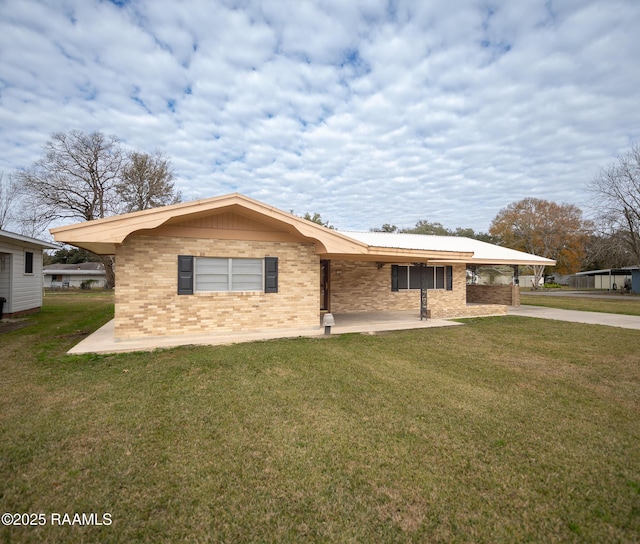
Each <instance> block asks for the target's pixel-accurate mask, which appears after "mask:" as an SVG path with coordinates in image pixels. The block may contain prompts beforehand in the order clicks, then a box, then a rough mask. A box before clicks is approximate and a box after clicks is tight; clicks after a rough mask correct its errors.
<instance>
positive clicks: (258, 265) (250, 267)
mask: <svg viewBox="0 0 640 544" xmlns="http://www.w3.org/2000/svg"><path fill="white" fill-rule="evenodd" d="M263 262H264V261H263V260H262V259H219V258H210V257H197V258H196V266H195V290H196V291H262V290H263V267H262V263H263Z"/></svg>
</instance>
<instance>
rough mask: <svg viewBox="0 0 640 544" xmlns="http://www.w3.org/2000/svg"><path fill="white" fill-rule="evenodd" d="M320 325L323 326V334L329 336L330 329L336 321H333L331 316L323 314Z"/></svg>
mask: <svg viewBox="0 0 640 544" xmlns="http://www.w3.org/2000/svg"><path fill="white" fill-rule="evenodd" d="M322 324H323V325H324V333H325V334H326V335H329V334H331V327H333V326H334V325H335V324H336V320H335V319H333V314H324V317H323V318H322Z"/></svg>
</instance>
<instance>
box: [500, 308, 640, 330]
mask: <svg viewBox="0 0 640 544" xmlns="http://www.w3.org/2000/svg"><path fill="white" fill-rule="evenodd" d="M509 315H519V316H523V317H540V318H542V319H555V320H557V321H571V322H573V323H588V324H590V325H607V326H609V327H621V328H623V329H637V330H640V316H635V315H621V314H605V313H601V312H579V311H577V310H559V309H557V308H543V307H542V306H511V307H509Z"/></svg>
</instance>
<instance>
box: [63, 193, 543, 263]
mask: <svg viewBox="0 0 640 544" xmlns="http://www.w3.org/2000/svg"><path fill="white" fill-rule="evenodd" d="M224 214H229V215H231V214H233V215H234V216H240V217H242V218H243V220H244V221H247V222H249V224H253V225H262V226H264V227H265V229H266V230H268V231H269V235H272V236H278V235H281V236H286V237H288V239H295V240H299V241H305V242H309V243H314V244H315V246H316V253H317V254H318V255H319V256H321V257H322V258H325V259H352V260H364V261H377V262H425V261H428V262H447V263H471V262H475V263H478V264H480V263H484V262H486V263H490V264H547V265H553V264H555V261H552V260H551V259H543V258H541V257H536V256H535V255H530V254H528V253H522V252H519V251H514V250H509V249H506V248H499V247H498V246H494V245H493V244H486V243H485V242H479V241H477V240H471V239H469V238H458V237H453V236H424V235H410V234H396V233H375V232H369V233H367V232H340V231H337V230H334V229H329V228H327V227H324V226H322V225H319V224H317V223H314V222H313V221H308V220H306V219H302V218H301V217H297V216H295V215H293V214H291V213H287V212H284V211H282V210H279V209H277V208H274V207H273V206H269V205H267V204H264V203H262V202H259V201H257V200H253V199H251V198H249V197H246V196H244V195H241V194H238V193H232V194H229V195H223V196H219V197H214V198H208V199H203V200H196V201H193V202H184V203H180V204H174V205H171V206H164V207H162V208H153V209H150V210H144V211H140V212H133V213H127V214H123V215H116V216H113V217H107V218H104V219H97V220H95V221H87V222H85V223H78V224H75V225H68V226H64V227H57V228H53V229H51V233H52V234H53V235H54V238H55V239H56V240H57V241H59V242H64V243H67V244H72V245H74V246H78V247H81V248H84V249H87V250H89V251H92V252H94V253H97V254H99V255H113V254H115V251H116V247H117V246H118V245H119V244H122V243H123V242H124V240H125V239H126V238H127V236H129V235H131V234H134V233H139V234H154V233H156V234H163V235H175V236H194V235H197V234H198V233H202V235H205V233H206V235H210V236H213V237H215V236H218V235H221V234H223V232H224V231H225V230H226V232H227V233H229V232H231V231H233V225H230V226H228V225H226V226H224V227H222V226H220V225H219V224H217V223H213V224H211V223H210V222H208V219H209V218H211V217H212V216H216V217H222V216H223V215H224ZM194 225H195V226H196V228H194ZM252 232H253V234H254V235H256V236H257V235H258V233H257V231H256V230H255V228H254V229H253V230H249V231H244V235H246V236H250V235H251V233H252ZM263 234H264V233H263ZM387 235H388V236H387ZM249 239H251V238H249ZM261 239H264V238H261ZM485 246H488V247H485ZM491 248H493V249H491ZM476 253H477V255H476Z"/></svg>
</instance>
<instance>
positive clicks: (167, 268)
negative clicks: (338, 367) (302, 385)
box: [115, 235, 320, 338]
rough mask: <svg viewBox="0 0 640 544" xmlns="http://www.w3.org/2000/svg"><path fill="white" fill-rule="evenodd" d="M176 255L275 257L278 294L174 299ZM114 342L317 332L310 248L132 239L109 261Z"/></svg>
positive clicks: (316, 266)
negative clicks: (112, 275)
mask: <svg viewBox="0 0 640 544" xmlns="http://www.w3.org/2000/svg"><path fill="white" fill-rule="evenodd" d="M178 255H194V256H196V257H198V256H201V257H236V258H240V257H246V258H264V257H265V256H271V257H278V293H262V292H246V293H226V292H225V293H195V294H194V295H178V294H177V266H178ZM116 277H117V286H116V310H115V336H116V338H135V337H141V336H166V335H176V334H205V333H210V332H224V331H250V330H260V329H270V328H293V327H317V326H318V325H319V322H320V321H319V320H320V316H319V313H320V312H319V306H320V295H319V284H320V263H319V258H318V256H317V255H316V254H315V248H314V245H313V244H303V243H295V242H265V241H242V240H212V239H199V238H172V237H153V236H141V235H135V236H131V237H129V238H127V239H126V240H125V242H124V243H123V244H122V246H120V247H119V248H118V251H117V254H116Z"/></svg>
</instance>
